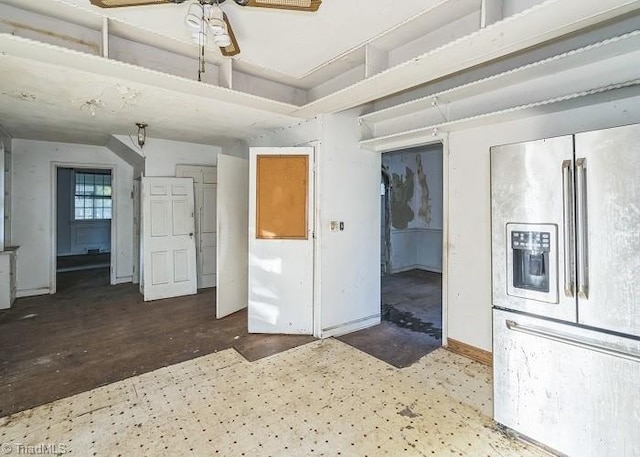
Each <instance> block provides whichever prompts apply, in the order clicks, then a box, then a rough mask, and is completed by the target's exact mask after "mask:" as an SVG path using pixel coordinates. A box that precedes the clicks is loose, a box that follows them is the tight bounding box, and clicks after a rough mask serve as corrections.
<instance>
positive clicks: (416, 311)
mask: <svg viewBox="0 0 640 457" xmlns="http://www.w3.org/2000/svg"><path fill="white" fill-rule="evenodd" d="M382 303H383V305H382V312H381V317H382V323H381V324H380V325H376V326H374V327H370V328H367V329H364V330H360V331H357V332H354V333H350V334H348V335H343V336H340V337H338V339H339V340H340V341H342V342H344V343H347V344H349V345H351V346H353V347H355V348H357V349H360V350H361V351H364V352H366V353H367V354H369V355H372V356H374V357H376V358H378V359H380V360H383V361H385V362H387V363H388V364H390V365H393V366H395V367H398V368H404V367H408V366H410V365H412V364H414V363H415V362H417V361H418V360H419V359H420V358H422V357H424V356H425V355H427V354H428V353H429V352H431V351H433V350H434V349H437V348H439V347H440V346H442V275H440V274H438V273H431V272H427V271H421V270H412V271H408V272H405V273H398V274H393V275H386V276H383V277H382Z"/></svg>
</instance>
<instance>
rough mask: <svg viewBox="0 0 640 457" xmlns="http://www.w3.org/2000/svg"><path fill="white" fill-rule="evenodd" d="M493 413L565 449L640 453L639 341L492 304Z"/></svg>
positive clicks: (629, 456)
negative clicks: (494, 307) (499, 308)
mask: <svg viewBox="0 0 640 457" xmlns="http://www.w3.org/2000/svg"><path fill="white" fill-rule="evenodd" d="M493 318H494V320H493V323H494V328H493V336H494V345H493V357H494V363H493V366H494V396H493V398H494V418H495V420H496V421H497V422H500V423H501V424H504V425H506V426H507V427H509V428H511V429H513V430H516V431H517V432H520V433H522V434H523V435H526V436H528V437H529V438H532V439H534V440H536V441H538V442H540V443H542V444H544V445H546V446H549V447H551V448H553V449H555V450H556V451H560V452H562V453H564V454H567V455H569V456H571V457H604V456H611V457H613V456H615V457H637V456H639V455H640V433H638V431H639V430H640V395H638V391H639V389H640V341H639V340H634V339H631V338H621V337H619V336H614V335H610V334H607V333H602V332H597V331H593V330H587V329H584V328H580V327H577V326H576V325H568V324H563V323H559V322H554V321H548V320H546V319H540V318H534V317H531V316H524V315H521V314H517V313H511V312H507V311H503V310H497V309H496V310H494V311H493Z"/></svg>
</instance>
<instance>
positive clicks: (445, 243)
mask: <svg viewBox="0 0 640 457" xmlns="http://www.w3.org/2000/svg"><path fill="white" fill-rule="evenodd" d="M434 144H441V145H442V338H441V346H442V347H446V346H447V338H448V335H449V318H448V316H449V312H448V308H449V273H448V272H449V134H448V133H443V134H439V135H438V136H431V135H429V136H425V137H424V138H416V139H414V140H413V141H410V142H407V144H405V145H403V146H402V147H401V148H398V147H391V148H389V149H384V150H382V151H380V153H381V154H385V153H389V152H399V151H403V150H405V149H411V148H416V147H420V146H429V145H434ZM381 169H382V168H381ZM380 217H382V215H380ZM378 224H380V221H379V222H378ZM378 242H379V241H378ZM381 273H382V272H380V274H381Z"/></svg>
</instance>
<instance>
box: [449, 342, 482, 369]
mask: <svg viewBox="0 0 640 457" xmlns="http://www.w3.org/2000/svg"><path fill="white" fill-rule="evenodd" d="M446 347H447V349H449V350H450V351H451V352H453V353H455V354H458V355H461V356H463V357H467V358H469V359H472V360H475V361H476V362H480V363H481V364H483V365H487V366H493V354H492V353H491V352H489V351H485V350H484V349H480V348H477V347H475V346H471V345H469V344H467V343H463V342H462V341H458V340H454V339H453V338H447V346H446Z"/></svg>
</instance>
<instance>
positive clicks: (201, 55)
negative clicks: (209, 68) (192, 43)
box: [198, 2, 207, 81]
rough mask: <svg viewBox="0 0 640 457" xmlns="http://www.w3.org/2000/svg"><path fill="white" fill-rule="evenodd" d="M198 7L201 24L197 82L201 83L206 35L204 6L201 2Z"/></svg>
mask: <svg viewBox="0 0 640 457" xmlns="http://www.w3.org/2000/svg"><path fill="white" fill-rule="evenodd" d="M200 7H201V8H202V22H201V23H200V37H199V39H198V42H199V44H200V53H199V54H198V81H202V75H203V74H204V70H205V61H204V45H205V41H206V39H207V35H206V34H205V33H206V26H207V24H206V22H205V15H204V4H203V3H202V2H201V3H200Z"/></svg>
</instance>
